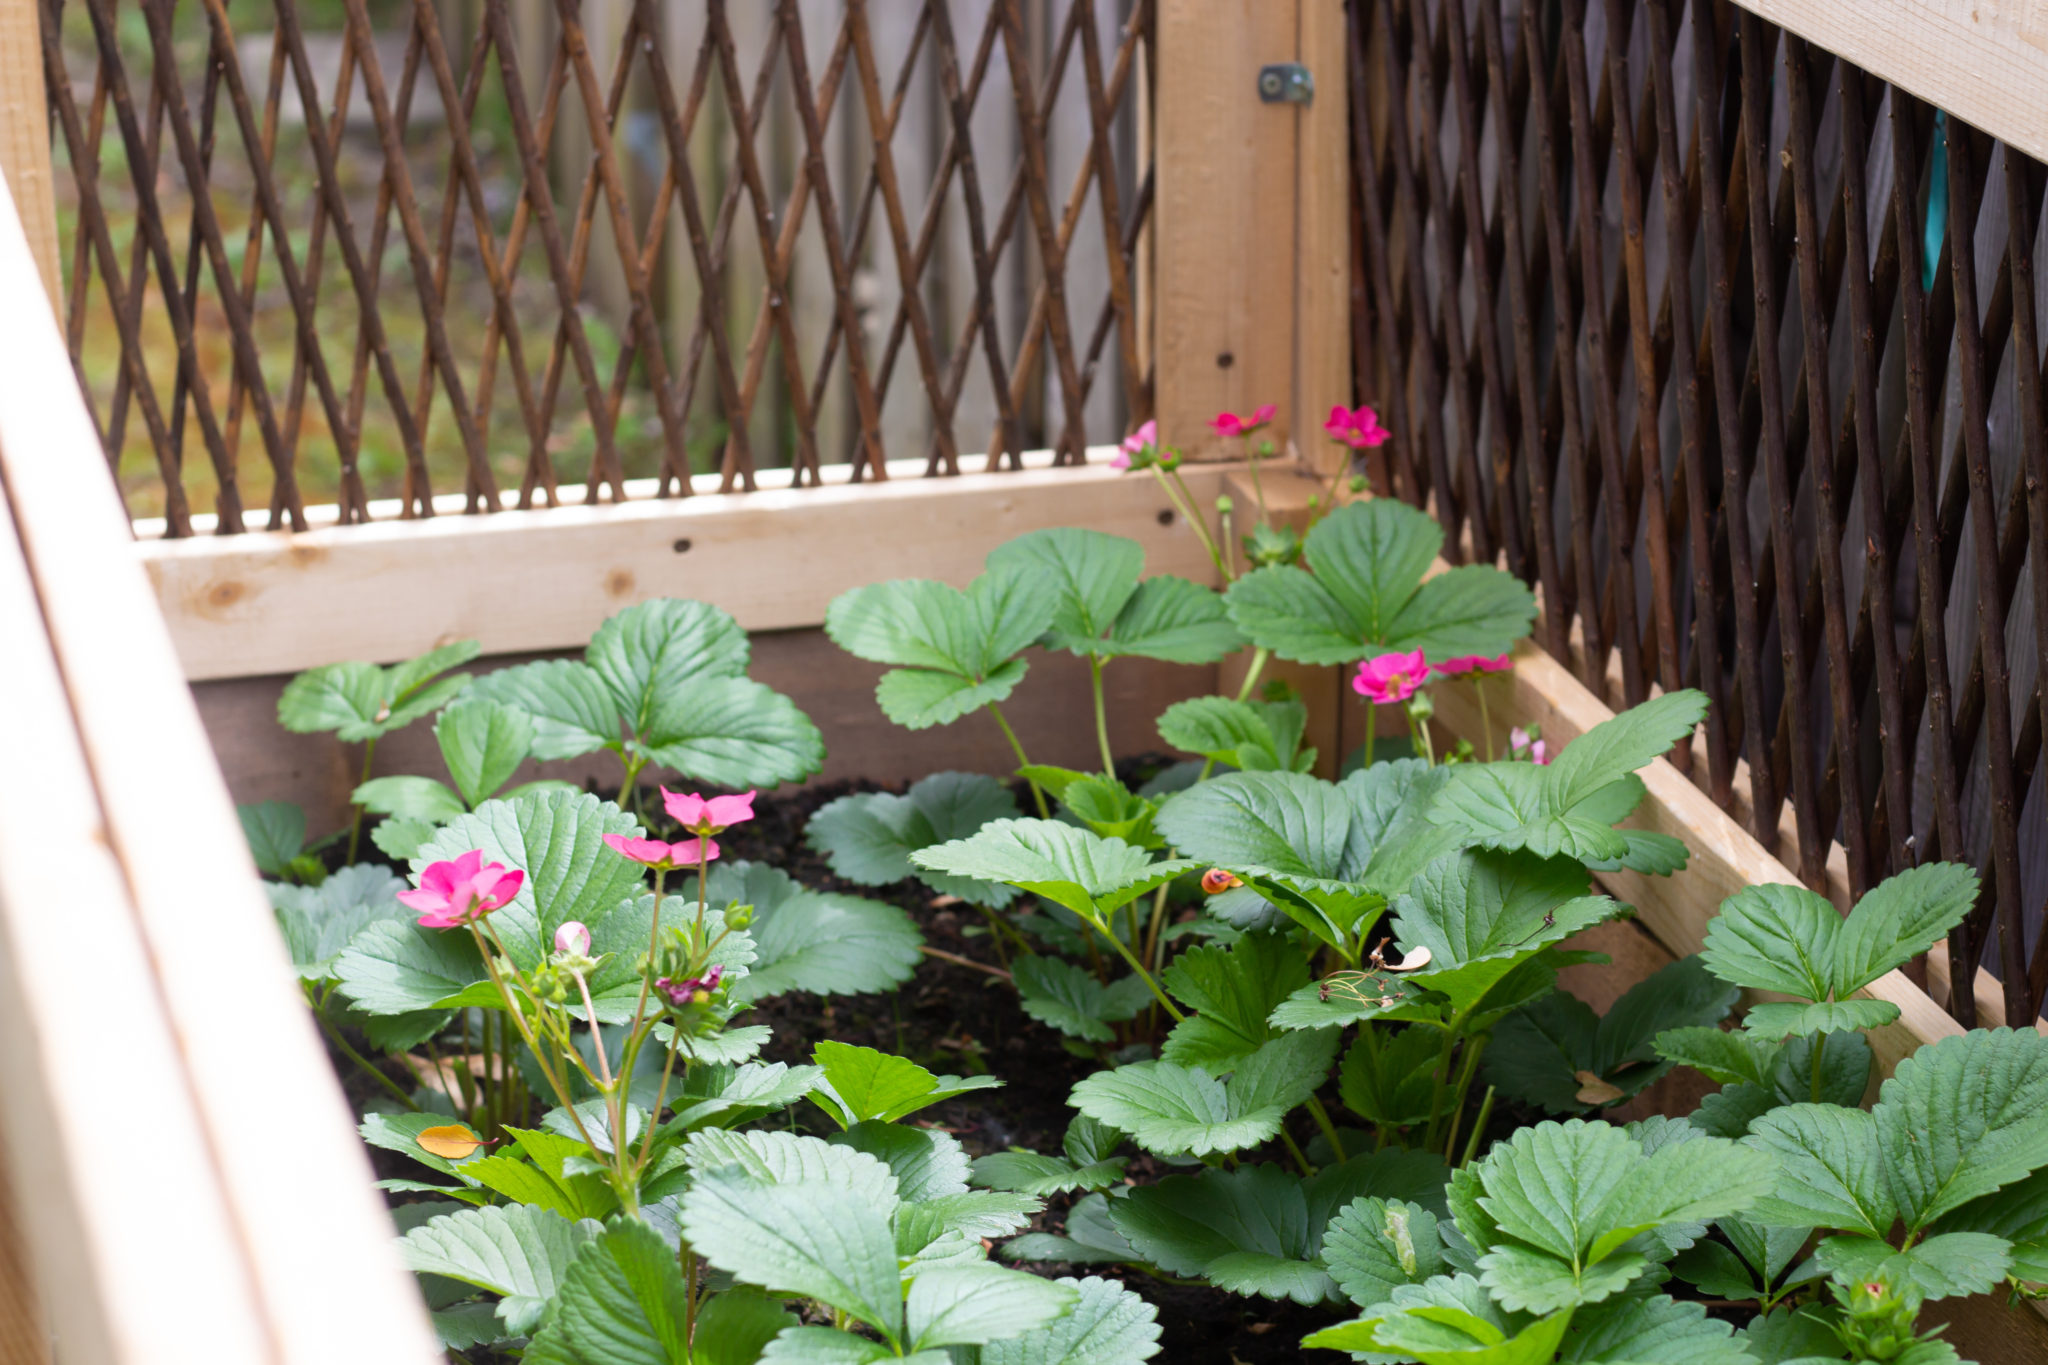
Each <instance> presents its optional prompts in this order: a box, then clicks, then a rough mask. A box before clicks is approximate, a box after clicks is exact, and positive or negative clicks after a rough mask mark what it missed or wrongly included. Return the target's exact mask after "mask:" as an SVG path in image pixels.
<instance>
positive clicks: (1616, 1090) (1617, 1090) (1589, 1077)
mask: <svg viewBox="0 0 2048 1365" xmlns="http://www.w3.org/2000/svg"><path fill="white" fill-rule="evenodd" d="M1572 1078H1573V1079H1574V1080H1576V1081H1577V1082H1578V1083H1579V1091H1578V1094H1577V1096H1576V1097H1575V1098H1577V1100H1578V1102H1579V1103H1580V1104H1596V1105H1600V1106H1602V1107H1605V1106H1607V1105H1610V1104H1613V1103H1614V1102H1615V1101H1616V1100H1618V1099H1620V1098H1621V1087H1620V1086H1618V1085H1612V1084H1610V1083H1608V1082H1607V1081H1604V1080H1602V1079H1601V1078H1600V1077H1598V1076H1596V1075H1594V1074H1593V1073H1592V1072H1590V1071H1575V1072H1573V1073H1572Z"/></svg>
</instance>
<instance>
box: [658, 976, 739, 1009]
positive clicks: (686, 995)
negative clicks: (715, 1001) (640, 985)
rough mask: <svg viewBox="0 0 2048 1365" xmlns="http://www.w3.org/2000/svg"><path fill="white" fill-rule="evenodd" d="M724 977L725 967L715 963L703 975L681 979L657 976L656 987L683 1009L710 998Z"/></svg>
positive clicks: (671, 1002)
mask: <svg viewBox="0 0 2048 1365" xmlns="http://www.w3.org/2000/svg"><path fill="white" fill-rule="evenodd" d="M724 979H725V968H723V967H720V966H715V965H714V966H712V967H710V968H708V969H707V970H706V971H705V973H704V975H702V976H686V977H684V978H683V979H682V980H681V981H677V980H674V979H673V978H670V977H666V976H663V977H657V978H656V979H655V982H654V989H656V990H658V991H660V992H661V993H662V995H664V996H666V997H667V998H668V1002H669V1004H671V1005H674V1006H675V1007H676V1008H677V1009H681V1008H682V1007H683V1006H685V1005H701V1004H703V1003H704V1002H705V1001H707V1000H709V999H710V998H711V993H712V992H713V991H715V990H717V989H718V983H719V982H720V981H723V980H724Z"/></svg>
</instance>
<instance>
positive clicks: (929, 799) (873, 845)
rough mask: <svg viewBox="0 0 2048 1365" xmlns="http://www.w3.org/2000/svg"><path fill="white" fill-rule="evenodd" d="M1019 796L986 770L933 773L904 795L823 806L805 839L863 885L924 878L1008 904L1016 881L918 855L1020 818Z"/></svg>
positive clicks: (943, 888) (945, 890) (980, 900)
mask: <svg viewBox="0 0 2048 1365" xmlns="http://www.w3.org/2000/svg"><path fill="white" fill-rule="evenodd" d="M1019 814H1020V812H1019V811H1018V809H1017V798H1016V797H1014V796H1012V795H1011V794H1010V789H1009V788H1008V787H1007V786H1005V785H1004V784H1003V783H1001V782H999V781H997V780H996V779H995V778H993V777H987V776H984V775H983V774H981V773H933V774H932V775H931V776H930V777H926V778H922V779H920V780H918V781H916V782H913V783H912V784H911V785H910V790H909V791H907V792H905V793H904V794H903V795H901V796H897V795H895V794H894V793H891V792H861V793H858V794H856V795H853V796H842V797H840V798H839V799H837V800H836V801H830V802H827V803H826V804H825V805H823V806H821V807H819V808H818V812H817V814H815V815H813V816H812V817H811V820H810V824H809V825H807V826H806V827H805V829H804V842H805V843H807V844H809V845H810V846H811V847H812V848H813V849H815V850H817V851H818V852H819V853H822V854H824V855H825V858H826V861H828V862H829V863H831V865H832V870H833V872H835V873H837V874H838V875H839V876H841V877H844V878H846V879H847V880H848V881H850V882H858V883H860V884H861V885H862V886H890V885H893V884H895V883H897V882H900V881H903V880H905V879H907V878H910V877H916V878H918V879H919V880H920V881H922V882H924V884H925V885H927V886H929V887H931V889H932V890H934V891H937V892H939V893H940V894H941V895H949V896H958V897H960V898H961V899H962V900H966V901H971V902H973V903H975V904H977V905H986V906H989V907H991V908H993V909H997V910H1000V909H1002V908H1003V907H1004V906H1006V905H1008V904H1009V903H1010V902H1011V901H1012V900H1014V899H1015V898H1016V895H1017V892H1016V890H1015V889H1014V888H1012V887H1009V886H1006V885H1004V884H1002V883H1000V882H985V881H977V880H974V879H973V878H968V877H950V876H947V875H946V874H945V873H942V872H932V871H929V870H927V869H924V868H921V867H919V866H917V865H916V864H915V863H913V862H911V860H910V857H911V855H912V854H913V853H916V852H917V851H918V850H920V849H925V848H930V847H932V846H933V845H934V844H943V843H949V842H951V841H952V840H955V839H965V838H967V837H968V836H970V835H972V834H973V833H974V832H975V831H977V830H979V829H980V828H981V827H982V826H983V825H986V824H989V823H991V822H992V821H996V820H1006V819H1014V818H1016V816H1017V815H1019Z"/></svg>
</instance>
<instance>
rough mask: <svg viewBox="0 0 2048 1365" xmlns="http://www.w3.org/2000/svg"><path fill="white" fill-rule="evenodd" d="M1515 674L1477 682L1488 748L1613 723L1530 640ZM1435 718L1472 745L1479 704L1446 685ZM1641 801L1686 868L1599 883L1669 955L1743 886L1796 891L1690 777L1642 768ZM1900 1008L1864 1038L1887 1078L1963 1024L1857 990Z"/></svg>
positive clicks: (1787, 873)
mask: <svg viewBox="0 0 2048 1365" xmlns="http://www.w3.org/2000/svg"><path fill="white" fill-rule="evenodd" d="M1514 659H1515V667H1514V670H1513V671H1512V672H1510V673H1506V674H1495V675H1493V676H1492V677H1489V678H1488V679H1487V681H1486V683H1485V684H1484V685H1485V687H1486V702H1487V709H1488V712H1489V714H1490V717H1491V719H1492V722H1493V728H1494V731H1495V743H1496V744H1498V743H1499V742H1500V737H1501V736H1503V735H1505V734H1506V733H1507V731H1508V728H1509V727H1510V726H1516V725H1519V726H1521V727H1523V728H1524V729H1527V728H1529V727H1530V726H1532V725H1541V726H1542V727H1543V738H1544V740H1545V742H1546V743H1548V744H1549V745H1550V746H1551V747H1552V748H1556V747H1559V746H1561V745H1563V744H1566V743H1568V742H1569V741H1571V740H1574V739H1577V738H1578V737H1579V736H1580V735H1582V734H1584V733H1585V732H1586V731H1588V730H1590V729H1592V728H1593V727H1594V726H1595V725H1598V724H1599V723H1600V722H1602V721H1604V720H1609V719H1611V718H1612V717H1613V716H1614V712H1613V710H1612V709H1610V708H1609V707H1608V705H1607V703H1605V702H1603V701H1601V700H1600V698H1598V697H1597V696H1595V695H1594V694H1593V693H1592V692H1591V691H1589V690H1588V689H1587V687H1586V686H1585V684H1584V683H1582V682H1580V681H1579V680H1578V679H1577V678H1576V677H1574V676H1572V673H1571V672H1570V670H1569V669H1567V668H1565V666H1564V665H1562V664H1560V663H1559V662H1558V661H1557V660H1555V659H1553V658H1551V657H1550V655H1548V654H1547V653H1545V652H1544V651H1543V650H1542V649H1541V648H1539V647H1538V646H1537V645H1536V643H1535V642H1534V640H1533V639H1531V640H1524V641H1522V643H1521V644H1520V645H1518V646H1517V647H1516V649H1515V655H1514ZM1431 696H1432V699H1433V700H1434V701H1435V703H1436V717H1437V720H1438V721H1439V722H1440V723H1441V724H1442V725H1443V726H1444V728H1445V729H1447V730H1449V731H1450V732H1451V733H1452V734H1454V735H1459V736H1463V737H1464V738H1467V739H1470V740H1471V741H1472V742H1473V744H1474V745H1475V746H1479V745H1480V743H1481V726H1480V718H1479V703H1478V698H1477V696H1476V694H1475V693H1474V691H1473V689H1472V686H1471V685H1470V684H1466V683H1451V684H1447V685H1445V686H1442V687H1438V688H1435V689H1434V690H1433V691H1432V694H1431ZM1641 776H1642V779H1643V785H1644V787H1645V788H1647V790H1648V795H1646V796H1645V797H1644V799H1643V803H1642V805H1641V806H1639V807H1637V809H1636V813H1635V815H1634V816H1633V817H1632V818H1631V819H1630V821H1629V823H1630V824H1631V825H1632V826H1634V827H1636V828H1639V829H1646V830H1655V831H1657V832H1658V833H1660V834H1669V835H1671V836H1672V837H1674V838H1677V839H1681V840H1683V841H1684V842H1685V846H1686V849H1687V850H1688V852H1689V854H1690V857H1689V859H1688V861H1687V863H1686V867H1685V870H1684V871H1683V872H1680V873H1678V874H1676V875H1675V876H1670V877H1646V876H1643V875H1641V874H1640V873H1635V872H1603V873H1600V874H1598V876H1599V878H1600V881H1601V882H1602V883H1603V884H1604V885H1605V886H1606V887H1607V889H1608V890H1609V891H1610V892H1611V893H1612V894H1613V895H1614V897H1615V898H1616V899H1617V900H1621V901H1626V902H1627V903H1628V904H1630V905H1633V906H1634V907H1635V908H1636V914H1637V917H1638V918H1639V919H1640V920H1641V921H1642V923H1643V925H1644V927H1646V928H1647V929H1649V930H1650V932H1651V933H1653V934H1655V935H1656V936H1657V938H1658V939H1659V940H1660V941H1661V942H1662V943H1663V944H1664V946H1665V947H1667V948H1669V949H1670V950H1671V951H1672V952H1674V953H1676V954H1678V955H1679V956H1681V957H1683V956H1685V955H1687V954H1689V953H1696V952H1698V951H1699V950H1700V947H1701V945H1702V944H1703V943H1704V942H1705V941H1706V932H1707V925H1708V923H1709V922H1710V921H1711V920H1712V919H1713V918H1714V916H1715V915H1717V914H1718V913H1720V908H1721V902H1722V901H1724V900H1726V899H1727V898H1728V897H1729V896H1732V895H1734V894H1735V893H1736V892H1738V891H1740V890H1742V889H1743V888H1744V887H1748V886H1760V885H1766V884H1769V883H1785V884H1789V885H1795V886H1796V885H1799V884H1800V882H1799V878H1798V876H1797V875H1795V874H1794V873H1793V871H1792V869H1791V868H1789V867H1787V866H1785V864H1783V863H1781V862H1779V861H1778V859H1777V858H1775V857H1773V856H1772V855H1771V854H1770V853H1769V852H1768V851H1767V850H1766V849H1765V848H1764V846H1763V845H1762V844H1760V843H1758V842H1757V841H1756V839H1755V838H1754V837H1752V836H1751V835H1750V833H1749V831H1748V830H1745V829H1744V828H1742V826H1741V825H1739V824H1737V823H1736V822H1735V820H1734V819H1733V818H1732V817H1730V816H1729V815H1728V814H1727V813H1726V812H1725V811H1723V810H1722V809H1721V808H1720V807H1719V806H1717V805H1715V804H1714V801H1713V798H1712V797H1710V796H1708V795H1707V794H1706V793H1705V792H1703V791H1701V790H1700V789H1699V788H1698V787H1697V786H1695V785H1693V782H1692V780H1691V779H1690V778H1688V777H1686V776H1685V774H1683V773H1681V772H1679V771H1678V769H1677V768H1675V767H1673V766H1672V764H1671V761H1670V760H1669V759H1664V758H1660V759H1657V760H1656V761H1655V762H1653V763H1651V764H1650V765H1649V766H1648V767H1647V768H1644V769H1643V770H1642V774H1641ZM1860 994H1862V995H1867V996H1869V997H1871V998H1873V999H1877V1000H1886V1001H1890V1002H1891V1003H1892V1004H1894V1005H1897V1006H1898V1007H1899V1019H1898V1022H1896V1023H1894V1024H1891V1025H1889V1026H1887V1027H1885V1028H1881V1029H1873V1030H1871V1032H1870V1035H1869V1036H1870V1045H1871V1048H1872V1049H1873V1050H1874V1051H1875V1052H1876V1053H1877V1060H1878V1066H1879V1068H1880V1069H1881V1071H1882V1072H1883V1074H1885V1075H1890V1074H1891V1072H1892V1069H1893V1068H1894V1067H1896V1066H1897V1065H1898V1064H1899V1062H1900V1061H1901V1060H1902V1059H1903V1058H1905V1057H1908V1056H1910V1055H1911V1054H1912V1053H1913V1051H1914V1049H1916V1048H1918V1047H1920V1046H1922V1045H1923V1044H1926V1043H1931V1042H1934V1041H1935V1040H1937V1039H1940V1038H1946V1037H1949V1036H1951V1035H1953V1034H1959V1033H1961V1032H1962V1031H1963V1030H1962V1026H1961V1025H1960V1024H1958V1023H1956V1021H1955V1020H1954V1019H1951V1018H1950V1017H1949V1015H1948V1013H1947V1011H1945V1010H1943V1009H1942V1008H1941V1006H1940V1005H1938V1004H1936V1003H1935V1002H1934V1000H1933V998H1932V997H1930V996H1929V995H1928V994H1927V993H1926V992H1925V991H1923V990H1921V989H1920V988H1919V987H1918V986H1916V985H1914V984H1913V983H1912V982H1911V981H1909V980H1908V979H1907V978H1906V976H1905V974H1904V973H1903V972H1896V971H1894V972H1888V973H1886V974H1885V975H1884V976H1882V977H1880V978H1879V979H1878V980H1876V981H1874V982H1872V983H1871V985H1870V986H1869V988H1868V989H1867V990H1864V991H1862V992H1860Z"/></svg>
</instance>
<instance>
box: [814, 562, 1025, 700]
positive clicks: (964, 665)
mask: <svg viewBox="0 0 2048 1365" xmlns="http://www.w3.org/2000/svg"><path fill="white" fill-rule="evenodd" d="M1056 609H1057V605H1056V603H1055V601H1054V598H1053V596H1052V594H1050V593H1047V592H1045V591H1043V584H1042V581H1041V580H1040V579H1039V577H1038V576H1037V575H1036V574H1026V573H1019V572H1016V571H1014V570H1013V571H993V572H989V573H984V574H982V575H981V576H980V577H979V578H977V579H975V580H974V582H973V583H972V584H970V585H969V586H968V589H967V591H966V592H964V593H963V592H961V591H960V590H958V589H957V588H953V587H949V586H948V585H946V584H944V583H936V582H932V581H930V580H928V579H903V580H898V581H895V582H889V583H874V584H870V585H868V586H866V587H860V588H855V589H853V590H851V591H849V592H845V593H841V594H840V595H839V596H838V597H837V598H835V599H833V602H832V605H831V606H830V607H828V608H827V609H826V612H825V633H826V634H827V635H828V636H830V637H831V639H832V642H833V643H834V644H836V645H838V646H839V647H840V648H841V649H843V650H845V651H846V652H847V653H849V654H852V655H854V656H855V657H856V658H861V659H868V660H871V661H873V662H875V663H883V664H890V665H893V667H892V669H891V671H890V672H888V673H885V674H883V675H882V681H881V683H880V684H879V685H878V686H877V687H876V689H875V698H876V700H877V701H878V702H880V703H881V706H882V711H883V713H884V714H885V715H887V716H888V717H889V719H890V720H892V721H894V722H895V723H896V724H898V725H901V726H904V727H905V728H907V729H912V730H921V729H924V728H926V727H928V726H932V725H945V724H949V723H951V722H952V721H955V720H958V719H959V718H960V717H962V716H964V715H967V714H968V713H970V712H972V711H975V710H978V709H980V708H981V707H983V706H985V705H987V704H989V703H990V702H999V701H1001V700H1003V699H1004V698H1005V697H1007V696H1009V695H1010V692H1011V690H1012V689H1014V688H1015V687H1016V685H1017V684H1018V682H1020V681H1022V679H1023V677H1024V668H1025V666H1024V662H1023V660H1021V659H1017V658H1015V657H1014V656H1015V655H1017V654H1020V653H1022V652H1023V651H1024V650H1025V649H1026V648H1028V647H1029V646H1030V645H1032V644H1034V643H1036V642H1037V640H1038V638H1039V637H1040V636H1042V635H1044V634H1045V633H1046V631H1047V630H1049V629H1050V628H1051V626H1052V621H1053V616H1054V614H1055V612H1056Z"/></svg>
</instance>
